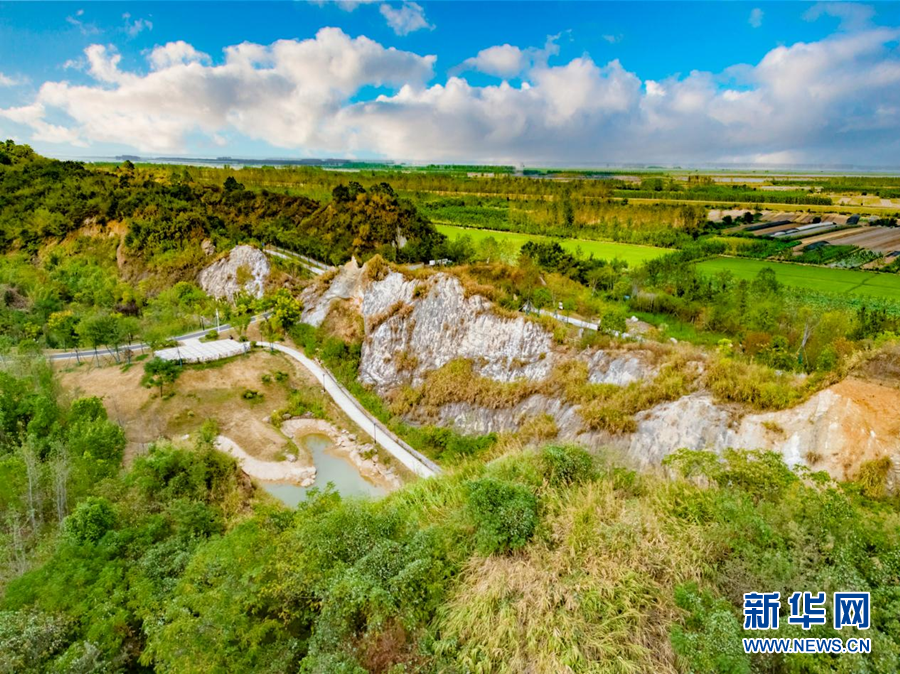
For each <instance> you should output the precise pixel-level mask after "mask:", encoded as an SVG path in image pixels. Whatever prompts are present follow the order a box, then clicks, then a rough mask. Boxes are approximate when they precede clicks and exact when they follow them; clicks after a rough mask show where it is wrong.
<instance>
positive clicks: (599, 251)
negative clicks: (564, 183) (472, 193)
mask: <svg viewBox="0 0 900 674" xmlns="http://www.w3.org/2000/svg"><path fill="white" fill-rule="evenodd" d="M435 227H436V228H437V230H438V231H439V232H440V233H441V234H444V235H446V236H449V237H451V238H456V237H459V236H463V235H466V236H469V237H471V238H472V241H473V242H475V243H478V242H479V241H483V240H484V239H486V238H488V237H493V238H494V239H496V240H497V241H510V242H512V243H513V244H515V245H516V246H517V247H521V246H523V245H524V244H525V243H527V242H528V241H558V242H559V244H560V245H561V246H562V247H563V248H565V249H566V250H567V251H568V252H570V253H576V254H577V253H579V252H580V254H582V255H585V256H587V255H593V256H594V257H595V258H596V259H599V260H613V259H615V258H619V259H621V260H624V261H625V262H627V263H628V265H629V266H632V267H633V266H635V265H638V264H641V263H643V262H646V261H647V260H652V259H653V258H656V257H659V256H661V255H665V254H666V253H669V252H671V251H670V250H668V249H666V248H656V247H654V246H638V245H635V244H630V243H616V242H615V241H590V240H587V239H551V238H549V237H545V236H539V235H536V234H519V233H518V232H500V231H495V230H491V229H474V228H471V227H455V226H453V225H435Z"/></svg>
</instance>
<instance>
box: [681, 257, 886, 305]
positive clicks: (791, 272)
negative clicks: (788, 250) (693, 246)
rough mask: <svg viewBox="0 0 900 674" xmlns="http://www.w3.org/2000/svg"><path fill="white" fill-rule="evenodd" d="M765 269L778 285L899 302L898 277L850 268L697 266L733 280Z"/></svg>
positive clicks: (728, 262)
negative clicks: (721, 273) (772, 274)
mask: <svg viewBox="0 0 900 674" xmlns="http://www.w3.org/2000/svg"><path fill="white" fill-rule="evenodd" d="M766 267H769V268H771V269H773V270H774V271H775V276H776V278H777V279H778V281H780V282H781V283H784V284H786V285H791V286H794V287H797V288H804V289H806V290H815V291H821V292H830V293H847V294H850V295H858V296H861V297H877V298H883V299H890V300H900V275H897V274H878V273H875V272H867V271H855V270H851V269H831V268H829V267H813V266H810V265H801V264H791V263H789V262H767V261H765V260H749V259H745V258H734V257H717V258H713V259H711V260H704V261H703V262H699V263H698V264H697V268H698V269H700V270H701V271H704V272H707V273H710V274H715V273H717V272H720V271H730V272H731V273H732V274H734V276H735V277H736V278H739V279H747V280H752V279H753V278H755V277H756V275H757V274H758V273H759V272H760V270H762V269H765V268H766Z"/></svg>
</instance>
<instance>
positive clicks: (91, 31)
mask: <svg viewBox="0 0 900 674" xmlns="http://www.w3.org/2000/svg"><path fill="white" fill-rule="evenodd" d="M83 16H84V10H83V9H79V10H78V11H77V12H75V16H67V17H66V23H68V24H69V25H71V26H74V27H75V28H77V29H78V30H79V31H80V32H81V34H82V35H99V34H100V29H99V28H97V26H95V25H94V24H92V23H85V22H84V21H83V20H82V19H81V17H83Z"/></svg>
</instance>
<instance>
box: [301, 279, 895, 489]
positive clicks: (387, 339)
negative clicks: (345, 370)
mask: <svg viewBox="0 0 900 674" xmlns="http://www.w3.org/2000/svg"><path fill="white" fill-rule="evenodd" d="M304 300H305V303H306V307H307V308H306V310H305V312H304V320H305V321H306V322H309V323H312V324H314V325H320V324H321V323H322V321H324V320H325V318H326V316H327V315H328V311H329V309H330V308H331V305H332V303H333V302H334V301H335V300H349V301H350V302H351V303H352V304H353V305H354V306H355V307H356V308H357V310H358V311H359V312H360V313H361V315H362V316H363V318H364V320H365V325H366V339H365V341H364V343H363V348H362V357H361V364H360V379H361V380H362V381H363V382H365V383H368V384H372V385H374V386H375V387H376V388H377V389H378V390H379V391H382V392H385V391H388V390H391V389H394V388H396V387H397V386H399V385H401V384H403V383H412V384H413V385H417V384H419V383H421V382H422V381H423V379H424V377H425V375H426V374H427V373H428V372H431V371H433V370H435V369H437V368H440V367H441V366H443V365H445V364H447V363H448V362H450V361H452V360H454V359H458V358H465V359H468V360H470V361H472V363H473V366H474V370H475V372H477V373H478V374H480V375H482V376H486V377H490V378H492V379H495V380H498V381H513V380H515V379H518V378H522V377H524V378H528V379H531V380H535V381H536V380H540V379H543V378H544V377H546V376H548V375H549V374H550V373H551V371H552V369H553V366H554V365H555V363H556V361H557V360H558V359H559V358H560V357H561V356H560V355H558V354H557V353H556V352H554V349H553V342H552V336H551V335H550V333H549V331H547V330H546V329H545V328H544V327H543V326H541V325H539V324H537V323H534V322H532V321H528V320H526V319H525V318H521V317H520V318H510V317H506V316H502V315H500V314H499V313H498V312H497V311H496V310H494V309H493V307H492V304H491V303H490V302H489V301H488V300H487V299H485V298H484V297H481V296H478V295H472V296H469V297H466V293H465V290H464V288H463V286H462V284H461V283H460V282H459V280H458V279H457V278H455V277H453V276H451V275H449V274H444V273H438V274H435V275H433V276H431V277H429V278H428V279H427V280H424V281H423V280H419V279H414V278H409V277H407V276H405V275H403V274H400V273H397V272H394V271H391V272H388V273H387V274H386V275H384V276H383V277H382V278H381V279H379V280H373V279H370V278H369V275H368V274H367V270H366V268H365V267H363V268H360V267H359V266H358V265H357V264H356V263H355V262H353V261H351V262H350V263H348V264H347V265H345V266H344V267H343V268H342V269H341V270H340V271H339V272H338V274H337V275H336V277H335V278H334V279H333V280H332V281H331V283H330V284H329V285H327V286H325V285H320V286H318V287H315V288H314V289H313V290H311V291H309V292H308V293H307V295H306V296H305V297H304ZM631 323H634V321H631ZM672 342H673V343H676V340H674V339H673V340H672ZM577 357H579V358H582V359H584V360H585V361H586V362H587V364H588V371H589V380H590V381H591V382H592V383H607V384H615V385H619V386H625V385H628V384H631V383H633V382H635V381H639V380H642V379H648V378H650V377H653V376H655V375H656V373H657V371H658V365H657V362H658V359H657V358H656V357H655V354H654V353H653V351H652V350H650V349H649V348H638V349H613V350H593V351H587V352H583V353H581V354H578V355H577ZM703 365H704V364H703V362H702V360H697V361H696V363H695V364H693V367H695V368H696V372H695V374H696V375H698V376H699V375H701V374H702V372H703V370H704V366H703ZM867 387H868V388H867ZM876 389H877V390H876ZM872 401H877V403H875V402H872ZM543 414H548V415H550V416H551V417H552V418H553V419H554V421H555V423H556V425H557V429H558V432H559V435H558V437H559V439H560V440H564V441H572V442H578V443H580V444H583V445H585V446H588V447H592V446H593V447H599V446H604V445H612V446H615V447H617V448H618V449H620V450H621V451H623V452H624V454H625V455H626V456H628V457H630V459H631V460H632V461H633V463H635V464H636V465H637V466H648V465H654V464H658V463H659V462H660V461H661V460H662V459H663V458H665V457H666V456H667V455H669V454H671V453H672V452H674V451H676V450H677V449H679V448H682V447H685V448H690V449H710V450H714V451H721V450H723V449H725V448H727V447H736V448H744V449H770V450H774V451H777V452H780V453H781V454H782V455H783V456H784V457H785V460H786V462H787V463H788V464H790V465H797V464H800V463H807V464H809V465H811V467H812V468H815V469H817V470H827V471H828V472H829V473H830V474H831V475H832V476H834V477H835V478H838V479H843V478H846V477H851V476H852V475H853V474H855V471H856V470H857V469H858V467H859V465H861V463H863V462H865V461H868V460H871V459H874V458H878V457H880V456H885V455H888V456H892V457H895V458H896V459H897V460H896V465H897V466H898V469H897V471H896V472H897V477H896V481H897V482H898V483H900V391H896V390H894V389H890V388H889V387H884V386H878V385H876V384H872V383H867V382H860V381H859V380H856V381H855V382H850V381H849V380H848V381H845V382H841V383H839V384H837V385H835V386H833V387H830V388H829V389H826V390H824V391H820V392H819V393H817V394H816V395H814V396H812V397H811V398H810V399H809V400H808V401H806V402H805V403H803V404H801V405H798V406H796V407H794V408H792V409H788V410H782V411H778V412H770V413H763V414H758V413H750V414H748V413H747V410H746V409H743V408H741V407H740V406H737V405H722V404H719V403H716V402H715V401H714V399H713V397H712V396H711V394H709V393H708V392H704V391H700V392H696V393H693V394H690V395H688V396H685V397H683V398H680V399H678V400H675V401H671V402H666V403H663V404H660V405H657V406H656V407H653V408H651V409H649V410H645V411H643V412H640V413H638V414H637V415H636V417H635V420H636V422H637V430H636V432H635V433H632V434H628V435H618V436H612V435H610V434H608V433H605V432H588V431H586V430H585V428H584V424H583V421H582V419H581V416H580V415H579V413H578V406H577V405H573V404H570V403H567V402H565V401H563V400H561V399H558V398H554V397H549V396H546V395H533V396H530V397H529V398H527V399H525V400H523V401H521V402H520V403H518V404H517V405H515V406H513V407H511V408H509V409H499V410H498V409H488V408H485V407H478V406H474V405H472V404H470V403H463V402H460V403H452V404H448V405H445V406H443V407H442V408H441V409H439V410H437V412H436V415H435V417H433V418H429V419H428V421H429V422H434V423H438V424H440V425H447V426H453V427H455V428H457V429H458V430H461V431H463V432H466V433H477V434H482V433H489V432H502V431H513V430H517V429H518V428H519V427H520V426H521V424H522V423H523V422H524V421H526V420H528V419H530V418H533V417H535V416H537V415H543ZM422 420H424V419H422Z"/></svg>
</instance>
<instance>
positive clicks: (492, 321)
mask: <svg viewBox="0 0 900 674" xmlns="http://www.w3.org/2000/svg"><path fill="white" fill-rule="evenodd" d="M303 300H304V304H305V307H306V308H305V310H304V313H303V321H304V322H306V323H310V324H311V325H321V324H322V322H323V321H324V320H325V317H326V316H327V315H328V311H329V310H330V308H331V305H332V303H333V302H334V301H335V300H351V301H353V302H354V304H356V306H357V307H358V309H359V311H360V313H361V314H362V316H363V318H364V319H365V322H366V333H367V335H366V340H365V342H364V343H363V348H362V358H361V365H360V379H361V380H362V381H363V382H365V383H367V384H373V385H375V386H376V387H378V388H379V389H381V390H385V389H388V388H393V387H395V386H397V385H398V384H399V383H400V382H402V381H410V380H411V381H412V382H414V383H417V382H419V381H421V379H422V377H423V376H424V375H425V374H426V373H427V372H429V371H431V370H435V369H437V368H439V367H441V366H442V365H445V364H446V363H448V362H450V361H452V360H455V359H457V358H466V359H469V360H471V361H472V362H473V363H474V365H475V371H476V372H477V373H478V374H481V375H483V376H486V377H492V378H494V379H497V380H499V381H512V380H514V379H517V378H520V377H527V378H529V379H541V378H543V377H546V376H547V375H548V374H549V373H550V371H551V369H552V367H553V363H554V360H555V357H554V354H553V353H552V351H551V345H552V338H551V336H550V334H549V333H548V332H547V331H546V330H545V329H544V328H543V327H541V326H540V325H537V324H536V323H533V322H532V321H529V320H526V319H525V318H524V317H518V318H506V317H503V316H500V315H499V314H498V313H496V312H495V311H494V310H493V306H492V304H491V302H489V301H488V300H486V299H485V298H483V297H481V296H479V295H472V296H471V297H466V296H465V291H464V289H463V287H462V284H461V283H460V282H459V280H458V279H457V278H456V277H454V276H450V275H449V274H436V275H435V276H433V277H431V278H430V279H429V280H428V281H427V282H424V281H419V280H415V279H410V278H407V277H406V276H404V275H403V274H400V273H397V272H394V271H391V272H388V273H387V274H386V275H385V276H384V277H383V278H382V279H380V280H370V279H368V278H367V275H366V271H365V268H360V267H359V266H358V265H357V264H356V262H355V261H353V260H351V261H350V262H348V263H347V264H346V265H344V266H343V267H342V268H341V269H340V271H339V272H338V273H337V275H336V276H335V277H334V279H332V281H331V282H330V284H329V285H328V286H327V287H325V288H324V289H323V288H316V289H314V290H311V291H309V292H308V293H306V294H305V295H304V296H303ZM392 312H393V313H392ZM409 356H414V358H411V357H409Z"/></svg>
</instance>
